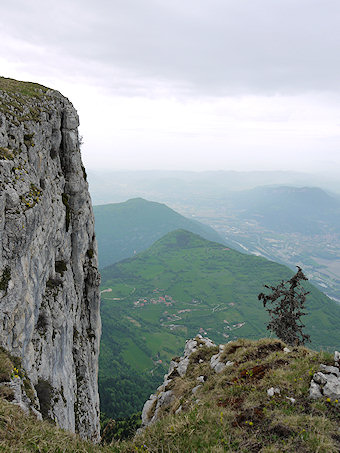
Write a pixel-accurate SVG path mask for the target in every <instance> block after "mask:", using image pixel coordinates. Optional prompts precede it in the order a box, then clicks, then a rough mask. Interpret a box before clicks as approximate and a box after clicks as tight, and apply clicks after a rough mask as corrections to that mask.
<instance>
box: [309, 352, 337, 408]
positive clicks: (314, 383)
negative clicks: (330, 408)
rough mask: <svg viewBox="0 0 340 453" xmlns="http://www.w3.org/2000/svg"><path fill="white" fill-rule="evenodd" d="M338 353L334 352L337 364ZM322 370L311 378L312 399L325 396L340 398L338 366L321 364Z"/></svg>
mask: <svg viewBox="0 0 340 453" xmlns="http://www.w3.org/2000/svg"><path fill="white" fill-rule="evenodd" d="M337 358H338V357H337V353H336V352H335V354H334V359H335V365H337V364H338V362H337V360H336V359H337ZM320 369H321V371H319V372H317V373H315V374H314V375H313V378H312V380H311V384H310V389H309V396H310V398H312V399H317V398H321V397H322V396H323V397H327V398H330V399H331V400H339V399H340V371H339V368H338V366H329V365H324V364H321V365H320Z"/></svg>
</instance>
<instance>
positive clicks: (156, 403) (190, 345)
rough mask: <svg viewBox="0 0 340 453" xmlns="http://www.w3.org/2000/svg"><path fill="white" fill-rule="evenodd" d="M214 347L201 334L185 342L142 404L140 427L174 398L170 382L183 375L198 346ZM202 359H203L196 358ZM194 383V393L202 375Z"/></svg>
mask: <svg viewBox="0 0 340 453" xmlns="http://www.w3.org/2000/svg"><path fill="white" fill-rule="evenodd" d="M203 347H204V348H209V349H210V348H216V345H215V343H213V342H212V341H211V340H210V339H209V338H204V337H202V335H197V336H196V337H195V338H193V339H191V340H187V341H186V343H185V348H184V353H183V356H182V357H179V358H177V359H173V360H172V361H171V362H170V366H169V371H168V374H166V375H165V376H164V382H163V384H162V385H160V386H159V387H158V389H157V392H156V393H155V394H152V395H151V396H150V398H149V399H148V401H147V402H146V403H145V404H144V407H143V411H142V429H143V428H145V427H146V426H148V425H151V424H153V423H155V422H156V421H157V420H159V418H160V415H161V413H162V412H163V411H164V410H166V409H167V408H169V407H170V406H171V405H172V403H173V402H174V401H175V400H176V394H175V392H174V391H173V390H172V382H173V379H174V378H176V377H178V376H179V377H181V378H183V377H185V375H186V372H187V369H188V366H189V363H190V360H191V358H192V355H193V354H194V353H195V352H197V351H198V350H199V349H200V348H203ZM198 360H202V362H203V359H198ZM196 381H197V382H196V383H198V385H196V386H195V387H193V388H192V390H191V392H192V393H193V394H195V393H196V392H197V390H198V389H199V388H200V387H201V385H202V383H203V382H204V381H205V377H204V376H198V377H197V379H196ZM180 411H181V406H179V407H178V408H177V412H180Z"/></svg>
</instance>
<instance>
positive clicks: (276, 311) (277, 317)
mask: <svg viewBox="0 0 340 453" xmlns="http://www.w3.org/2000/svg"><path fill="white" fill-rule="evenodd" d="M297 268H298V271H297V273H296V274H295V275H294V276H293V277H292V278H291V279H290V280H287V281H282V282H281V283H280V284H279V285H278V286H268V285H265V288H268V289H270V290H271V292H270V294H264V293H260V294H259V295H258V299H259V300H262V301H263V306H264V307H266V305H267V304H271V308H270V307H267V308H266V310H267V311H268V313H269V316H270V317H271V321H270V322H269V324H268V325H267V329H268V330H271V331H272V332H274V333H275V334H276V335H277V337H278V338H280V339H281V340H282V341H284V342H285V343H287V344H289V345H291V346H299V345H303V344H305V342H306V341H310V336H309V335H306V334H304V333H303V331H302V330H303V328H304V327H305V325H304V324H302V323H301V322H300V318H301V316H305V315H306V313H305V312H304V311H303V310H304V308H305V301H306V296H307V294H309V291H305V290H304V288H303V287H302V286H301V282H302V281H303V280H308V278H307V277H306V276H305V274H304V273H303V272H302V269H301V267H299V266H297Z"/></svg>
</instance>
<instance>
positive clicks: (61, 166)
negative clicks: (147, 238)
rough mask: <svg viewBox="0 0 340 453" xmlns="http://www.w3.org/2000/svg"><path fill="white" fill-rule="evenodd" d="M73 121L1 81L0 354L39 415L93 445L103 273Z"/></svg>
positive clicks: (41, 90) (57, 104) (67, 108)
mask: <svg viewBox="0 0 340 453" xmlns="http://www.w3.org/2000/svg"><path fill="white" fill-rule="evenodd" d="M78 125H79V119H78V115H77V112H76V110H75V109H74V108H73V106H72V104H71V103H70V102H69V101H68V99H66V98H65V97H63V96H62V95H61V94H60V93H58V92H56V91H52V90H49V89H48V88H45V87H42V86H39V85H36V84H30V83H23V82H17V81H13V80H10V79H3V78H0V346H2V347H3V348H5V349H6V350H7V351H9V352H10V354H12V355H13V356H17V357H21V358H22V367H23V369H24V370H25V372H26V374H27V376H28V377H29V379H30V381H31V383H32V385H33V386H34V389H35V392H36V395H37V396H38V399H39V401H40V411H41V407H42V406H43V408H44V409H43V412H44V416H45V417H46V418H49V419H52V420H54V421H55V422H57V423H58V425H59V426H60V427H61V428H64V429H67V430H71V431H73V432H78V433H79V434H80V435H81V437H83V438H89V439H92V440H93V441H98V440H99V397H98V388H97V375H98V354H99V339H100V333H101V326H100V313H99V300H100V299H99V282H100V278H99V273H98V270H97V244H96V239H95V234H94V217H93V213H92V207H91V199H90V195H89V192H88V184H87V182H86V179H85V175H86V174H85V172H84V167H83V165H82V161H81V156H80V150H79V140H78Z"/></svg>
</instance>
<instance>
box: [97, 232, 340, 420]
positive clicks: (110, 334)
mask: <svg viewBox="0 0 340 453" xmlns="http://www.w3.org/2000/svg"><path fill="white" fill-rule="evenodd" d="M292 275H293V272H292V271H291V270H290V269H288V268H287V267H286V266H283V265H280V264H277V263H274V262H271V261H268V260H266V259H264V258H261V257H256V256H253V255H244V254H242V253H239V252H237V251H235V250H232V249H229V248H228V247H226V246H224V245H222V244H218V243H216V242H210V241H207V240H205V239H203V238H202V237H200V236H198V235H195V234H193V233H190V232H188V231H184V230H178V231H175V232H172V233H169V234H167V235H166V236H165V237H163V238H162V239H160V240H159V241H157V242H156V243H155V244H154V245H153V246H152V247H151V248H150V249H148V250H147V251H145V252H142V253H140V254H139V255H137V256H136V257H134V258H131V259H127V260H124V261H122V262H120V263H117V264H115V265H113V266H110V267H108V268H105V269H104V270H103V271H102V308H101V312H102V323H103V329H102V330H103V333H102V344H101V354H100V371H99V373H100V376H99V383H100V394H101V402H102V408H103V410H104V411H105V412H106V413H108V414H109V415H111V416H117V415H119V416H126V415H129V413H131V412H132V411H133V410H139V409H140V407H141V404H142V401H143V400H145V398H146V397H147V396H148V394H150V393H152V391H153V390H154V388H155V383H157V382H159V381H160V380H161V376H162V375H163V374H164V372H165V371H166V369H167V364H168V362H169V360H170V359H171V357H172V356H173V355H177V354H179V353H181V351H182V349H183V343H184V340H185V339H187V338H191V337H194V336H195V335H196V334H197V333H199V332H200V333H202V334H206V335H208V336H209V337H210V338H211V339H213V340H214V341H215V342H216V343H224V342H226V341H230V340H235V339H237V338H240V337H245V338H252V339H256V338H260V337H262V336H264V335H266V334H267V330H266V323H267V320H268V318H267V314H266V311H265V310H264V308H263V307H262V304H261V303H260V302H259V301H258V300H257V295H258V294H259V293H260V292H261V291H263V285H264V284H273V285H276V284H277V283H279V282H280V281H281V280H286V279H289V278H290V277H291V276H292ZM306 286H307V289H308V290H310V292H311V293H310V295H309V296H307V304H306V305H307V311H308V316H306V317H305V318H304V319H303V321H304V322H305V323H306V325H307V328H306V332H307V333H308V334H310V336H311V338H312V347H313V348H316V349H318V348H323V349H336V348H337V347H339V344H340V333H339V330H338V328H337V322H338V319H340V307H339V305H336V304H335V303H334V302H333V301H331V300H330V299H328V298H327V297H326V296H325V295H324V294H323V293H321V292H320V291H318V290H317V289H316V288H314V287H313V286H311V285H309V284H307V285H306ZM124 385H125V386H127V387H131V389H132V393H130V394H129V393H128V394H125V400H124V399H122V398H118V399H117V397H116V395H117V394H118V395H119V394H121V393H122V388H123V387H124ZM129 398H130V402H129ZM130 403H131V404H130ZM138 404H140V405H138Z"/></svg>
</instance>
